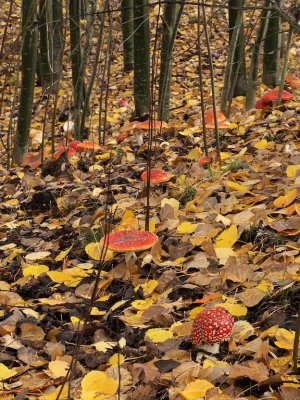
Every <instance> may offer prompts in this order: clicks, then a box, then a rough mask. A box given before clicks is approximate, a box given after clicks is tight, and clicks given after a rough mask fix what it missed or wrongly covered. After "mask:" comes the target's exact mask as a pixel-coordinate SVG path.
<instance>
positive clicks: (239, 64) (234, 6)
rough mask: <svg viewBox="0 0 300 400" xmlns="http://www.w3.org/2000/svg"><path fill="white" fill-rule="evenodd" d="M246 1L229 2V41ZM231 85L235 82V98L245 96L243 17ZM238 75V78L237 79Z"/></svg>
mask: <svg viewBox="0 0 300 400" xmlns="http://www.w3.org/2000/svg"><path fill="white" fill-rule="evenodd" d="M244 3H245V1H244V0H229V4H228V6H229V40H231V38H232V34H233V31H234V28H235V25H236V23H237V18H238V14H239V13H242V14H243V11H241V9H242V8H243V7H244ZM232 72H233V73H232V77H231V85H232V84H233V83H234V82H235V88H234V91H233V95H234V96H243V95H245V94H246V89H247V78H246V61H245V33H244V24H243V16H242V17H241V27H240V30H239V35H238V39H237V43H236V48H235V51H234V59H233V66H232ZM236 75H237V77H236Z"/></svg>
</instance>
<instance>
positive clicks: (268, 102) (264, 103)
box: [255, 88, 294, 109]
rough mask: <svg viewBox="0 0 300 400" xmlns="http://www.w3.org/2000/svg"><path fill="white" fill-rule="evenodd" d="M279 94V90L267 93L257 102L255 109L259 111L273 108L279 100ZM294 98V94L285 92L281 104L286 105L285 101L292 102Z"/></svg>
mask: <svg viewBox="0 0 300 400" xmlns="http://www.w3.org/2000/svg"><path fill="white" fill-rule="evenodd" d="M278 93H279V89H278V88H275V89H272V90H270V91H269V92H267V93H265V94H264V95H263V96H262V97H261V99H259V100H258V101H257V102H256V104H255V107H256V108H258V109H263V108H265V107H272V106H273V103H274V102H275V101H277V99H278ZM293 98H294V96H293V94H292V93H290V92H288V91H287V90H283V92H282V95H281V102H283V103H284V102H285V101H289V100H292V99H293Z"/></svg>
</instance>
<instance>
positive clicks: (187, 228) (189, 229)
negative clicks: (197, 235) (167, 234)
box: [177, 221, 198, 234]
mask: <svg viewBox="0 0 300 400" xmlns="http://www.w3.org/2000/svg"><path fill="white" fill-rule="evenodd" d="M197 226H198V225H197V224H192V223H191V222H189V221H184V222H181V224H179V225H178V226H177V232H178V233H179V234H184V233H193V232H194V231H195V229H196V228H197Z"/></svg>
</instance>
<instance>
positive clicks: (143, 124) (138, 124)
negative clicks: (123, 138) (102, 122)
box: [121, 120, 169, 132]
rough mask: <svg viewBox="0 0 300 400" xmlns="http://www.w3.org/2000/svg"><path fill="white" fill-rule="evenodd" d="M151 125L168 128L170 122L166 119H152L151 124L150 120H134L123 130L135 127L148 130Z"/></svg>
mask: <svg viewBox="0 0 300 400" xmlns="http://www.w3.org/2000/svg"><path fill="white" fill-rule="evenodd" d="M149 126H150V127H151V126H153V128H154V129H160V128H162V129H168V127H169V126H168V124H167V123H166V122H164V121H154V120H153V121H151V125H150V122H149V121H142V122H140V121H133V122H131V123H130V124H128V125H125V126H123V128H122V129H121V132H128V131H132V130H134V129H137V130H141V131H148V130H149Z"/></svg>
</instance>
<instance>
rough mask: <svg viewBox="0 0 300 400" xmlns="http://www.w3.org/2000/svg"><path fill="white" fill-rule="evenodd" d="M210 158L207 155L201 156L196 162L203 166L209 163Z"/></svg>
mask: <svg viewBox="0 0 300 400" xmlns="http://www.w3.org/2000/svg"><path fill="white" fill-rule="evenodd" d="M211 161H212V160H211V158H210V157H208V156H202V157H200V158H199V160H198V164H199V165H201V167H205V166H206V165H209V164H210V163H211Z"/></svg>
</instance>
